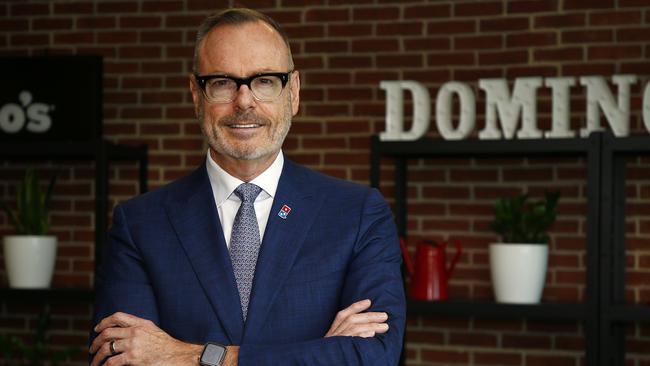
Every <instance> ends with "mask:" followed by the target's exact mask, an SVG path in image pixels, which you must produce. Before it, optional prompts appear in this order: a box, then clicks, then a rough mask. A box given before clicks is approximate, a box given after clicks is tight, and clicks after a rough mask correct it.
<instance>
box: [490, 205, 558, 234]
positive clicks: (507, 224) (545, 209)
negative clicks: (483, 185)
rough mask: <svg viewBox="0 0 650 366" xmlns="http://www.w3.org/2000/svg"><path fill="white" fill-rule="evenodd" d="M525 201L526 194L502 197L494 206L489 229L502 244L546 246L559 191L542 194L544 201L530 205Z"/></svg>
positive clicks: (554, 215)
mask: <svg viewBox="0 0 650 366" xmlns="http://www.w3.org/2000/svg"><path fill="white" fill-rule="evenodd" d="M528 198H529V196H528V194H522V195H519V196H516V197H503V198H500V199H498V200H497V201H496V203H495V204H494V216H495V219H494V221H493V222H492V224H491V225H490V227H491V228H492V230H494V231H495V232H496V233H497V234H499V235H500V236H501V239H502V240H503V242H504V243H539V244H548V241H549V236H548V229H549V228H550V227H551V225H553V223H554V222H555V218H556V215H557V211H556V209H557V202H558V200H559V198H560V192H546V194H545V197H544V199H542V200H539V201H534V202H528Z"/></svg>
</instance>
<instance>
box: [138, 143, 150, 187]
mask: <svg viewBox="0 0 650 366" xmlns="http://www.w3.org/2000/svg"><path fill="white" fill-rule="evenodd" d="M139 152H140V154H139V155H140V158H139V160H140V164H139V166H140V171H139V176H140V177H139V178H140V179H139V182H140V187H139V188H140V194H143V193H146V192H147V187H148V186H149V181H148V176H147V173H148V171H149V159H147V152H148V146H147V145H143V146H141V147H140V148H139Z"/></svg>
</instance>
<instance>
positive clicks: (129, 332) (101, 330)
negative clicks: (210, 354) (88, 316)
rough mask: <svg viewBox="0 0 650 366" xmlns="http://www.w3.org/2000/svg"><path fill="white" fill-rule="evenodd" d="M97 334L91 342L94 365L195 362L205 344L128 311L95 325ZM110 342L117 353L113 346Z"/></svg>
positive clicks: (175, 365)
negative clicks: (187, 339)
mask: <svg viewBox="0 0 650 366" xmlns="http://www.w3.org/2000/svg"><path fill="white" fill-rule="evenodd" d="M95 332H97V333H98V335H97V338H95V340H94V341H93V343H92V344H91V345H90V353H91V354H95V356H94V357H93V360H92V363H91V366H97V365H100V364H101V362H102V361H103V360H104V359H106V358H107V357H108V359H107V360H106V362H105V363H104V365H106V366H115V365H132V366H140V365H143V366H146V365H153V364H156V365H161V366H163V365H170V366H171V365H173V366H179V365H192V366H196V365H197V364H198V361H197V360H198V358H199V356H200V355H201V351H202V350H203V346H202V345H196V344H189V343H184V342H181V341H179V340H177V339H175V338H173V337H171V336H170V335H169V334H167V333H165V332H164V331H162V330H161V329H160V328H158V327H157V326H156V325H155V324H154V323H153V322H151V321H149V320H146V319H142V318H138V317H136V316H133V315H130V314H126V313H119V312H118V313H115V314H113V315H111V316H109V317H107V318H104V319H102V320H101V321H100V322H99V324H97V326H96V327H95ZM111 342H114V343H113V346H114V351H115V354H113V353H112V350H111V348H110V344H111Z"/></svg>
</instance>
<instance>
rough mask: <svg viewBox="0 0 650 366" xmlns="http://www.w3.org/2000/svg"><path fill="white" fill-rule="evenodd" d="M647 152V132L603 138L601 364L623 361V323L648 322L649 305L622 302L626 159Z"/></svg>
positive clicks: (620, 365)
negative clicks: (640, 134) (602, 319)
mask: <svg viewBox="0 0 650 366" xmlns="http://www.w3.org/2000/svg"><path fill="white" fill-rule="evenodd" d="M649 153H650V137H648V136H630V137H622V138H620V137H619V138H617V137H614V136H613V135H612V134H611V133H607V134H605V136H604V138H603V151H602V165H603V175H602V194H601V200H602V202H603V208H602V218H601V223H602V225H601V229H600V235H601V241H602V244H601V252H600V257H601V275H600V279H601V281H600V286H601V299H600V303H601V307H602V311H603V313H604V315H603V317H604V319H605V320H604V321H603V322H602V323H601V332H600V333H601V334H600V337H601V341H600V343H601V345H604V347H602V348H601V350H600V353H599V359H600V360H602V361H601V364H603V365H608V366H623V365H625V364H626V360H625V354H626V350H625V349H626V341H625V339H626V336H627V332H626V329H625V328H626V326H629V325H632V324H638V323H650V306H644V305H640V304H639V305H632V304H625V302H626V293H625V282H626V274H625V269H626V255H625V241H626V225H625V218H626V212H627V210H626V200H627V197H626V195H627V194H626V192H627V191H626V175H627V163H628V161H629V160H628V158H629V157H632V156H640V155H645V156H647V155H648V154H649Z"/></svg>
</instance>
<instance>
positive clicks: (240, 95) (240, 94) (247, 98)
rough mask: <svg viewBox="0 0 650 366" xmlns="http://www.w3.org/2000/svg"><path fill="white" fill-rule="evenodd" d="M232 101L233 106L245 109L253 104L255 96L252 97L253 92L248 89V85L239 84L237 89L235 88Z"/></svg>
mask: <svg viewBox="0 0 650 366" xmlns="http://www.w3.org/2000/svg"><path fill="white" fill-rule="evenodd" d="M234 103H235V106H236V107H237V108H238V109H241V110H246V109H249V108H252V107H253V106H254V104H255V97H253V92H252V91H251V90H250V88H249V87H248V85H241V86H240V87H239V89H237V95H236V96H235V101H234Z"/></svg>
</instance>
